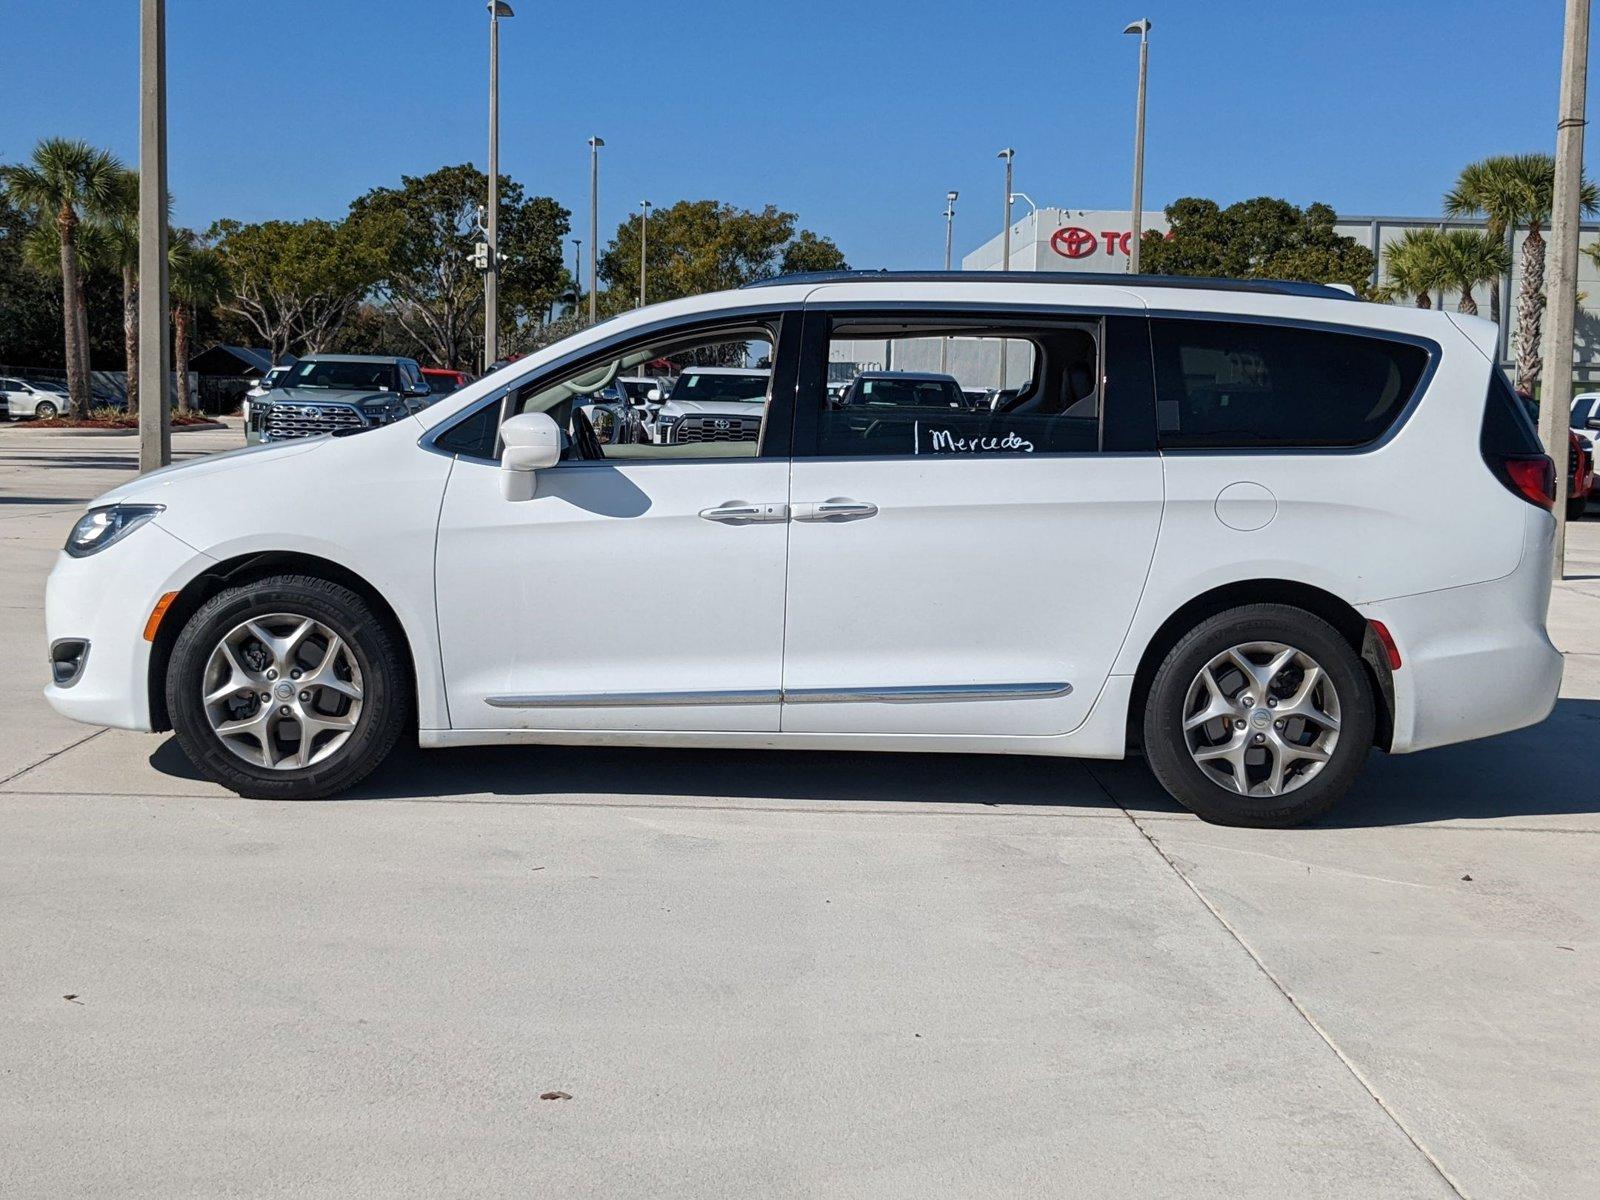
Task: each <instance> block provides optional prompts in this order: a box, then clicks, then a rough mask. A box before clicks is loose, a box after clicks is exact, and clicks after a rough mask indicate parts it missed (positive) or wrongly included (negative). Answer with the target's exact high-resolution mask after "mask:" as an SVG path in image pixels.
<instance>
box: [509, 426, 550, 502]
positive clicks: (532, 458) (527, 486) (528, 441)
mask: <svg viewBox="0 0 1600 1200" xmlns="http://www.w3.org/2000/svg"><path fill="white" fill-rule="evenodd" d="M500 439H501V441H503V442H504V443H505V450H504V452H503V453H502V454H501V455H500V491H501V494H502V495H504V496H505V498H506V499H507V500H532V499H533V498H534V496H535V495H536V494H537V493H538V488H539V481H538V472H539V471H541V470H543V469H544V468H546V467H553V466H555V465H556V464H557V463H558V462H560V461H561V427H560V426H558V425H557V424H556V423H555V421H553V420H552V419H551V417H550V414H549V413H542V412H540V413H518V414H517V415H516V416H514V417H512V418H511V419H510V420H509V421H507V422H505V424H503V425H501V426H500Z"/></svg>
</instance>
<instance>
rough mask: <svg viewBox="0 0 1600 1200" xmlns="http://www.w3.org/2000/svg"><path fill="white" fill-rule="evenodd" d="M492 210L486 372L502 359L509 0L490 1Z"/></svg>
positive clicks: (486, 235)
mask: <svg viewBox="0 0 1600 1200" xmlns="http://www.w3.org/2000/svg"><path fill="white" fill-rule="evenodd" d="M484 7H486V8H487V9H488V10H489V207H488V215H487V218H486V220H485V222H484V230H483V236H484V240H486V241H487V242H488V243H489V254H488V269H487V270H486V271H485V273H484V276H483V369H484V370H485V371H487V370H488V369H489V366H490V364H491V363H493V362H494V361H495V360H496V359H498V358H499V357H500V237H499V232H500V19H501V18H502V17H514V16H516V13H514V12H512V10H511V5H509V4H507V3H506V0H489V3H488V4H487V5H485V6H484Z"/></svg>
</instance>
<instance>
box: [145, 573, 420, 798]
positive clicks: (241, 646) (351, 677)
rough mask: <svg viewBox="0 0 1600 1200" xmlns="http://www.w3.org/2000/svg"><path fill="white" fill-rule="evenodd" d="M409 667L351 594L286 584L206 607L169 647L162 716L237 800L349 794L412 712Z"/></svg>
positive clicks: (247, 589)
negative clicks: (168, 716)
mask: <svg viewBox="0 0 1600 1200" xmlns="http://www.w3.org/2000/svg"><path fill="white" fill-rule="evenodd" d="M409 703H410V700H409V679H408V675H407V672H406V670H405V663H404V659H403V658H402V657H401V655H400V654H399V652H398V649H397V647H396V645H395V641H394V638H393V636H392V635H391V634H390V633H389V631H388V629H387V627H386V626H385V624H384V623H383V622H382V621H381V620H380V619H379V618H378V617H377V616H376V614H374V613H373V612H372V610H371V608H370V607H369V606H368V605H367V604H366V602H365V601H363V600H362V598H361V597H360V596H358V595H357V594H356V593H355V592H353V591H351V590H350V589H348V588H346V587H342V586H340V585H338V584H335V583H331V582H329V581H327V580H324V579H316V578H312V577H309V576H299V575H282V576H275V577H272V578H268V579H263V580H260V581H258V582H255V583H250V584H245V585H243V586H241V587H236V588H230V589H229V590H227V591H225V592H222V593H221V594H219V595H217V596H214V597H213V598H212V599H211V600H209V601H207V602H206V603H205V604H204V605H202V606H201V608H200V609H199V611H197V612H196V613H195V614H194V616H193V617H191V618H190V619H189V621H188V623H187V624H186V625H185V626H184V628H183V631H182V632H181V633H180V634H179V635H178V640H177V642H176V643H175V644H174V645H173V650H172V659H171V663H170V665H169V668H168V672H167V711H168V712H169V713H170V714H171V717H172V724H173V728H174V730H175V731H176V733H177V735H178V742H179V744H180V745H181V746H182V747H183V750H184V752H185V753H186V754H187V755H188V756H189V759H190V761H191V762H193V763H194V765H195V766H196V767H197V768H199V769H200V771H201V772H202V773H203V774H205V775H206V776H207V777H208V778H210V779H212V780H214V781H216V782H217V783H220V784H222V785H223V786H224V787H227V788H230V789H231V790H233V791H235V792H238V793H239V794H240V795H242V796H249V797H253V798H259V799H283V800H308V799H315V798H317V797H321V796H328V795H332V794H333V793H335V792H339V791H343V790H344V789H345V788H348V787H350V786H352V785H353V784H355V783H357V782H358V781H359V780H361V779H362V778H364V777H365V776H366V775H367V774H368V773H369V772H370V771H372V769H373V768H374V767H376V766H377V765H378V763H379V762H381V761H382V760H383V758H384V757H385V756H386V755H387V754H388V752H389V750H390V749H391V748H392V747H393V745H394V743H395V740H396V739H397V738H398V737H399V734H400V732H401V729H402V728H403V727H404V724H405V719H406V714H407V712H408V710H409Z"/></svg>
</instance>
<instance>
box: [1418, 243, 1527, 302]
mask: <svg viewBox="0 0 1600 1200" xmlns="http://www.w3.org/2000/svg"><path fill="white" fill-rule="evenodd" d="M1434 245H1435V247H1436V250H1435V253H1436V254H1437V256H1438V259H1439V268H1440V270H1441V272H1442V273H1443V275H1444V277H1445V279H1446V281H1448V283H1449V284H1450V286H1451V287H1453V288H1454V289H1455V290H1457V291H1458V292H1460V293H1461V302H1460V303H1459V304H1457V305H1456V311H1457V312H1464V313H1467V314H1469V315H1471V316H1474V317H1475V316H1477V315H1478V301H1477V300H1476V298H1474V296H1473V294H1472V291H1473V289H1474V288H1475V287H1477V286H1478V285H1479V284H1480V283H1488V284H1491V285H1492V284H1495V283H1498V282H1499V280H1500V277H1501V276H1502V275H1504V274H1505V273H1506V271H1508V270H1509V269H1510V267H1511V254H1510V253H1509V252H1508V251H1507V250H1506V244H1505V242H1503V241H1501V240H1500V239H1498V238H1495V237H1493V236H1492V235H1490V234H1488V233H1484V232H1482V231H1481V230H1477V229H1451V230H1448V231H1447V232H1445V233H1442V234H1440V235H1439V238H1438V240H1437V241H1436V242H1435V243H1434Z"/></svg>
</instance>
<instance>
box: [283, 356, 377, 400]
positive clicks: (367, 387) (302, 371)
mask: <svg viewBox="0 0 1600 1200" xmlns="http://www.w3.org/2000/svg"><path fill="white" fill-rule="evenodd" d="M279 386H281V387H285V388H324V389H328V390H331V391H345V392H362V391H375V392H398V391H399V390H400V380H399V372H398V370H397V369H396V368H395V365H394V364H393V363H386V362H340V361H338V360H336V359H320V360H319V359H311V360H307V361H304V362H298V363H296V364H295V365H294V366H293V367H291V368H290V370H289V374H288V376H287V377H286V378H285V379H284V381H283V382H282V384H280V385H279Z"/></svg>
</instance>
